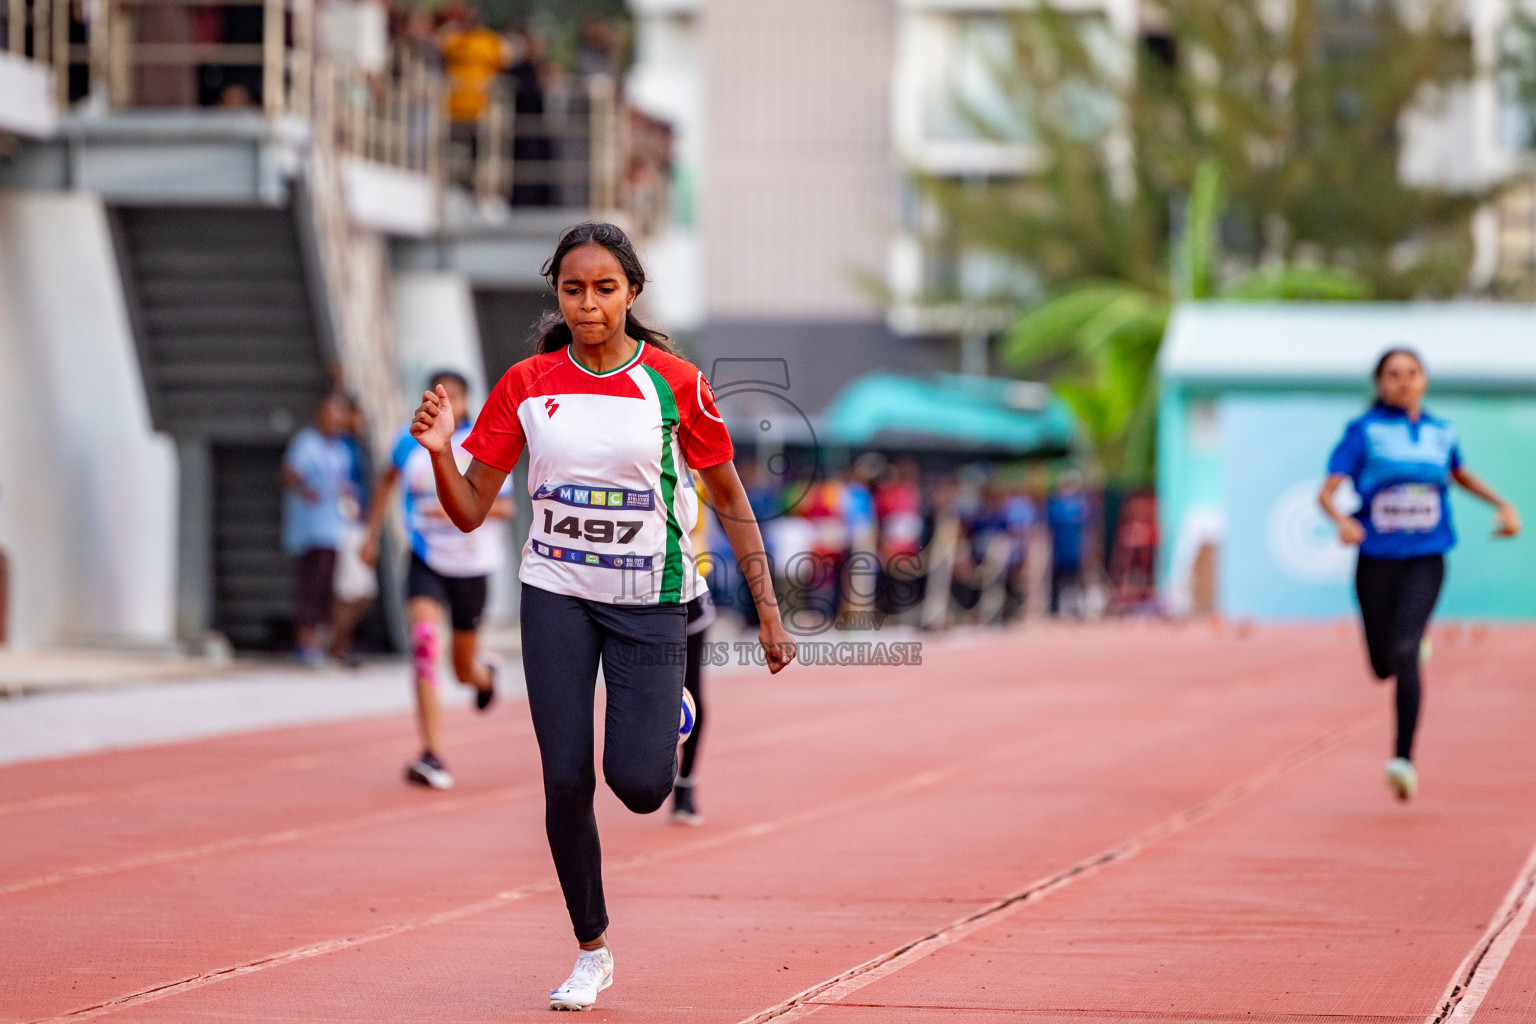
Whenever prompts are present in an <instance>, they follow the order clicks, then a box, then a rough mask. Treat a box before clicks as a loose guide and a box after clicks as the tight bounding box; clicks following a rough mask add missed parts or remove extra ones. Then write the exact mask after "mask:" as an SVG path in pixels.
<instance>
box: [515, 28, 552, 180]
mask: <svg viewBox="0 0 1536 1024" xmlns="http://www.w3.org/2000/svg"><path fill="white" fill-rule="evenodd" d="M514 41H515V45H514V49H515V51H516V53H517V57H516V59H515V61H514V63H513V64H512V67H511V68H509V69H508V70H507V77H508V78H510V79H511V80H512V97H513V99H512V109H513V111H514V113H515V114H516V115H517V119H516V121H514V122H513V124H514V130H513V133H512V205H513V206H554V205H555V188H554V184H555V144H554V140H553V139H551V138H550V137H549V135H548V134H547V132H546V129H545V120H544V83H545V79H546V78H547V77H548V68H547V67H546V65H545V61H544V41H543V40H542V39H540V38H539V36H538V34H537V33H535V32H534V31H533V30H532V29H529V28H520V29H518V30H517V31H516V32H515V33H514Z"/></svg>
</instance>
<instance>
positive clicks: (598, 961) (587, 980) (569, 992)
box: [549, 946, 613, 1010]
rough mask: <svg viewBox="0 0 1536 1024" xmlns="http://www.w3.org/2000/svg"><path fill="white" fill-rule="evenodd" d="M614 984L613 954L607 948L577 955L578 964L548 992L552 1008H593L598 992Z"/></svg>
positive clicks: (589, 950)
mask: <svg viewBox="0 0 1536 1024" xmlns="http://www.w3.org/2000/svg"><path fill="white" fill-rule="evenodd" d="M612 984H613V954H612V953H610V952H609V951H608V947H607V946H604V947H602V948H601V949H584V950H582V951H581V952H579V953H577V954H576V967H575V969H574V970H572V971H571V976H570V977H569V978H566V979H565V984H563V985H561V986H560V987H559V988H557V989H555V990H554V991H553V992H551V993H550V994H549V1008H550V1009H551V1010H590V1009H591V1008H592V1004H593V1003H595V1002H597V994H598V993H599V992H601V991H602V990H603V989H605V988H607V987H608V986H609V985H612Z"/></svg>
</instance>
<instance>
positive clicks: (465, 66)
mask: <svg viewBox="0 0 1536 1024" xmlns="http://www.w3.org/2000/svg"><path fill="white" fill-rule="evenodd" d="M441 47H442V52H443V64H444V66H445V68H446V69H447V72H448V116H449V118H450V119H452V120H453V122H454V123H455V124H473V123H474V122H475V120H476V119H477V118H479V116H480V114H481V112H483V111H484V110H485V107H486V104H487V103H489V102H490V98H491V85H492V84H493V83H494V82H495V81H496V76H497V75H498V74H499V73H500V72H501V69H502V68H504V67H506V66H507V63H508V58H509V56H510V54H509V53H508V46H507V41H506V40H505V39H503V38H502V37H501V36H499V35H497V34H496V33H495V32H492V31H491V30H490V29H488V28H486V27H485V26H484V25H483V24H481V22H480V19H479V17H478V15H476V14H475V10H474V8H473V7H471V6H469V4H467V3H464V2H463V0H454V2H453V3H450V4H449V5H448V6H447V7H445V8H444V9H443V28H442V36H441Z"/></svg>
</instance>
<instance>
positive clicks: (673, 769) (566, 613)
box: [521, 584, 686, 942]
mask: <svg viewBox="0 0 1536 1024" xmlns="http://www.w3.org/2000/svg"><path fill="white" fill-rule="evenodd" d="M522 595H523V596H522V610H521V619H522V627H523V674H524V675H525V676H526V678H527V686H528V710H529V713H530V714H531V715H532V717H533V731H534V735H535V736H536V737H538V741H539V759H540V761H541V762H542V763H543V768H544V828H545V831H546V832H548V834H549V850H550V853H552V854H553V855H554V859H555V873H556V874H557V875H558V876H559V877H560V889H561V891H562V892H564V893H565V906H566V909H567V910H569V911H570V914H571V925H572V926H573V927H574V928H575V930H576V941H578V942H591V941H592V940H593V939H596V938H597V937H598V936H599V935H601V934H603V932H604V931H605V930H607V928H608V909H607V905H606V903H605V902H604V900H603V861H602V848H601V846H600V845H599V843H598V838H597V818H596V816H595V815H594V814H593V813H592V796H593V794H594V793H595V792H596V791H597V776H596V770H595V768H594V766H593V756H594V747H595V741H594V739H593V735H592V713H593V704H594V700H595V697H594V694H595V692H596V688H597V667H598V662H599V661H601V662H602V666H603V680H604V684H605V686H606V689H607V709H606V711H605V714H604V721H603V779H604V781H606V782H607V783H608V788H609V789H611V790H613V792H614V793H615V794H616V795H617V796H618V798H619V799H620V800H622V801H624V806H626V807H628V808H629V809H630V810H632V811H635V812H636V813H638V814H649V813H650V812H651V811H654V810H656V809H657V808H658V807H660V806H661V805H662V804H663V803H665V802H666V799H667V796H668V794H670V793H671V792H672V780H673V778H674V777H675V776H676V773H677V718H678V709H679V708H680V707H681V706H682V703H683V659H684V653H685V646H684V638H683V628H684V621H685V615H686V613H685V612H684V610H683V606H682V605H680V604H667V605H647V606H636V605H613V604H604V603H602V602H600V601H587V600H583V599H581V598H576V597H567V596H565V595H563V594H552V593H550V592H549V591H547V590H540V589H539V588H538V587H530V586H528V585H527V584H524V585H523V591H522Z"/></svg>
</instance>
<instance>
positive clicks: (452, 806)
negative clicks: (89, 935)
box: [0, 783, 543, 896]
mask: <svg viewBox="0 0 1536 1024" xmlns="http://www.w3.org/2000/svg"><path fill="white" fill-rule="evenodd" d="M542 791H543V787H542V786H540V785H537V784H535V783H525V784H523V785H520V786H503V787H501V788H499V789H493V790H491V791H490V792H487V793H474V794H470V795H466V796H459V797H449V798H447V799H444V800H439V801H436V802H433V803H431V804H416V805H414V806H410V807H397V808H393V809H391V810H387V811H377V812H375V813H373V814H364V815H360V816H358V817H355V818H343V819H342V820H340V821H328V822H326V823H324V824H322V825H310V826H306V827H303V828H285V829H280V830H278V831H276V832H263V833H261V834H259V835H253V836H251V835H248V836H231V837H230V838H228V839H216V840H214V841H213V842H211V843H200V844H199V845H197V846H184V847H180V848H179V849H175V850H161V851H160V852H158V853H145V854H140V855H139V856H137V857H124V858H123V859H122V860H111V861H103V862H100V863H97V864H82V865H80V866H79V867H74V868H66V869H64V870H63V871H55V872H53V873H51V874H47V875H36V876H34V877H32V878H24V879H22V880H21V881H19V882H12V883H10V884H9V885H0V896H10V895H12V894H14V893H18V892H26V891H27V890H29V889H40V888H42V887H43V886H46V885H58V884H61V883H63V882H73V881H76V880H78V879H81V878H97V877H100V876H101V875H113V874H117V873H118V872H120V871H132V870H134V869H136V868H148V867H155V866H158V865H160V864H174V863H176V862H177V861H182V860H191V859H193V858H195V857H207V856H210V855H212V854H216V853H229V852H231V851H234V850H249V849H256V848H259V847H266V846H280V845H282V844H284V843H293V842H297V841H299V840H301V839H311V838H313V837H315V836H323V835H333V834H335V833H337V832H345V831H347V830H349V829H355V828H368V827H369V826H372V825H388V824H391V823H393V822H397V821H410V820H411V819H413V818H425V817H429V816H431V815H434V814H444V813H447V812H449V811H457V810H463V809H464V808H466V807H476V806H478V805H480V804H489V803H498V802H500V801H502V800H515V799H517V798H519V797H522V796H526V795H530V794H533V793H538V792H542Z"/></svg>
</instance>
